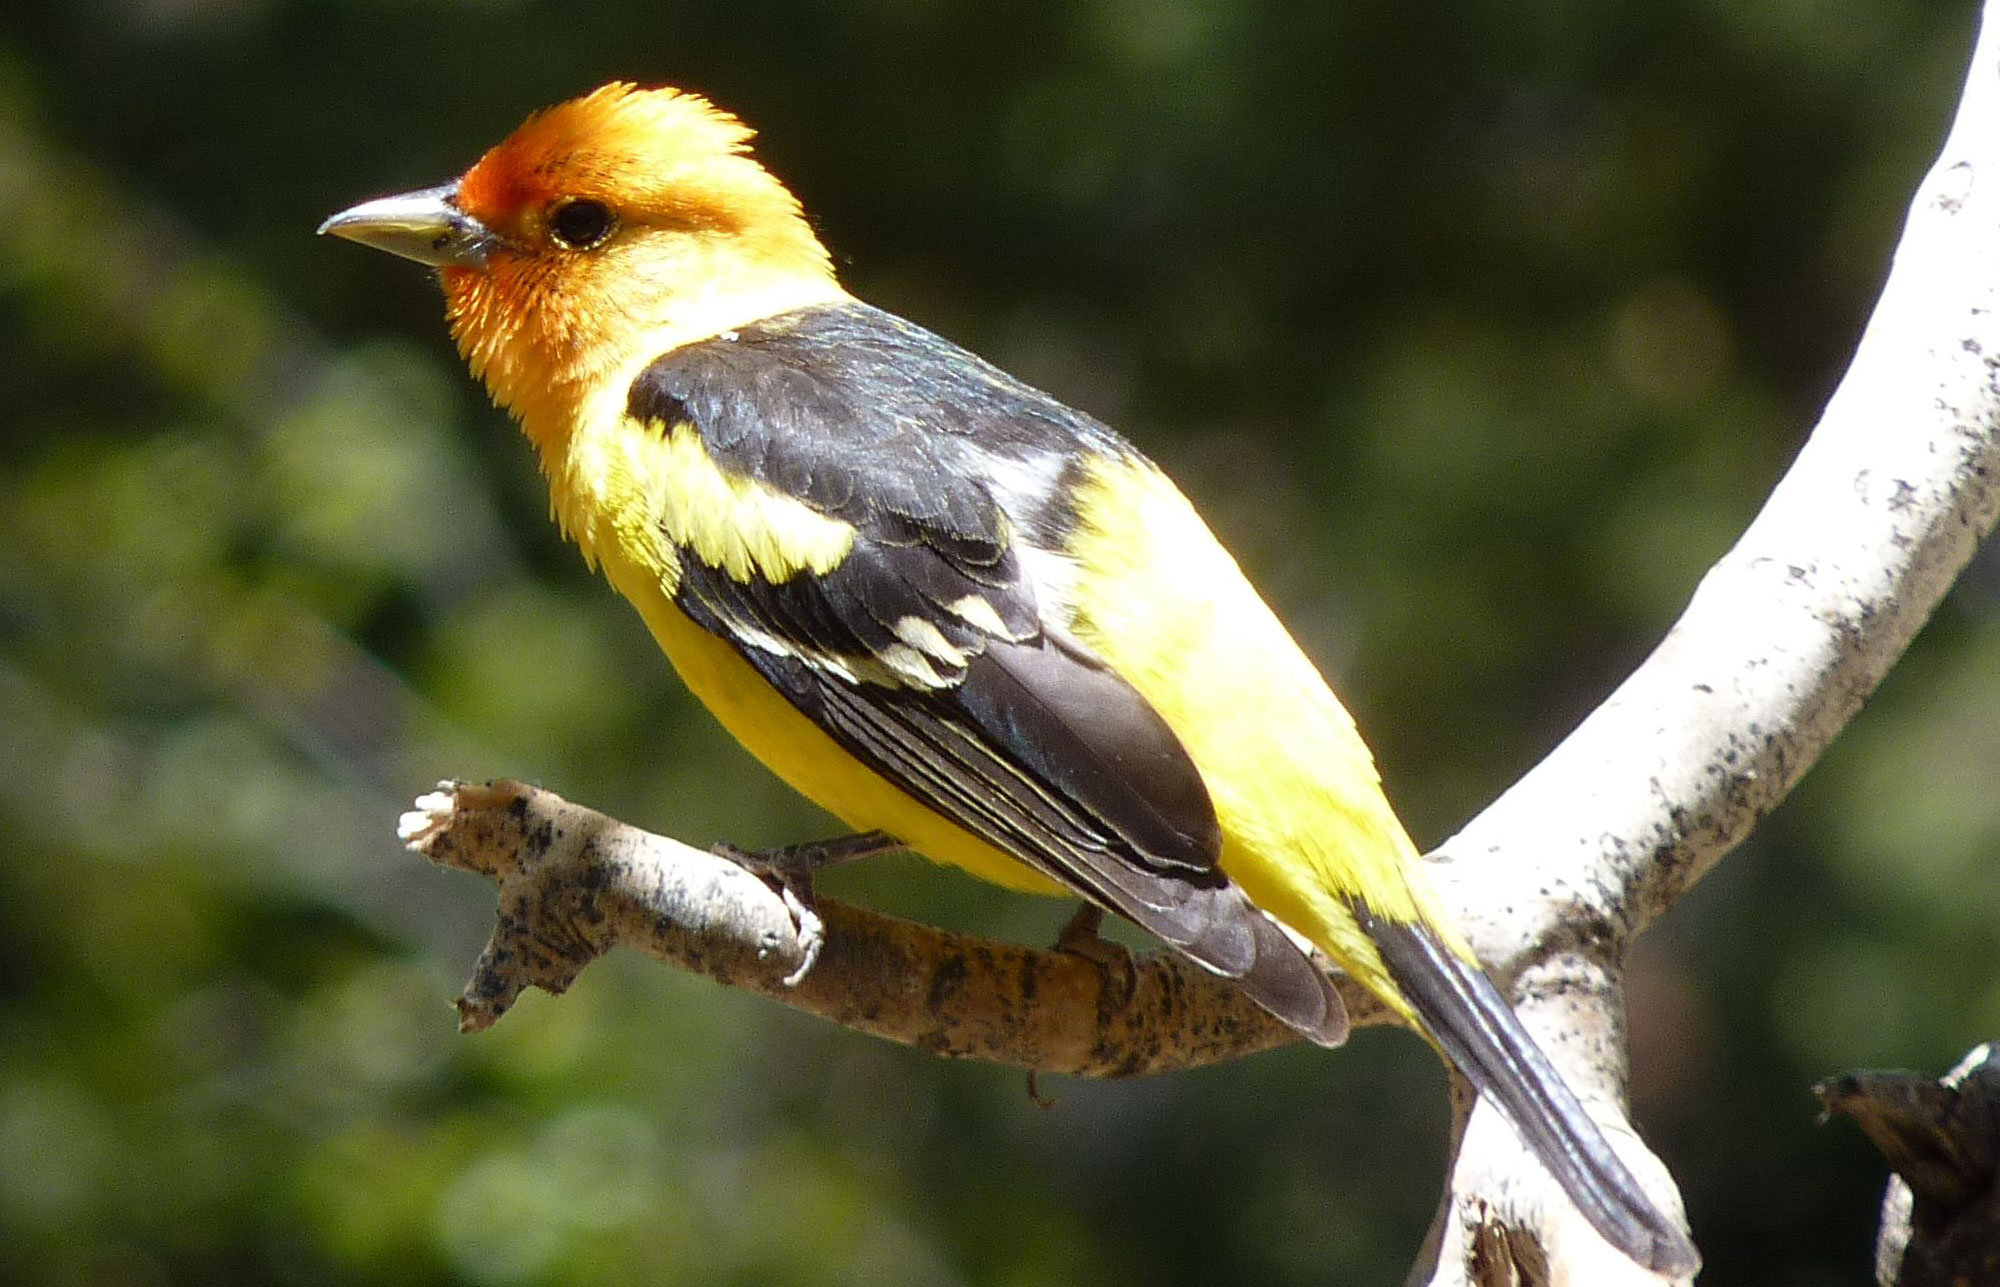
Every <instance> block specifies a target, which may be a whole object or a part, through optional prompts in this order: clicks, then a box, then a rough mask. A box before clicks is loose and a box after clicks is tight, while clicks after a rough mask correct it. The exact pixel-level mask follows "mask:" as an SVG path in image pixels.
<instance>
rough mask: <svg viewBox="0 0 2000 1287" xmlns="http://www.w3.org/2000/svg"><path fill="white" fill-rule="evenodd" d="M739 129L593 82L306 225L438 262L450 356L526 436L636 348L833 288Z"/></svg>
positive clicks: (698, 109) (724, 116)
mask: <svg viewBox="0 0 2000 1287" xmlns="http://www.w3.org/2000/svg"><path fill="white" fill-rule="evenodd" d="M750 136H751V131H750V129H749V128H748V127H747V126H745V125H744V124H743V123H742V122H740V121H738V120H737V119H736V118H735V117H733V116H730V115H729V114H728V113H726V112H722V111H719V110H718V109H716V108H714V107H712V106H710V105H709V104H708V102H707V101H706V100H704V99H702V98H699V97H697V96H695V95H692V94H683V93H681V92H679V91H677V90H672V89H657V90H642V89H638V88H636V87H634V86H632V85H627V84H613V85H607V86H605V87H604V88H602V89H600V90H597V91H595V92H594V93H591V94H588V95H585V96H584V97H582V98H578V99H574V100H572V101H570V102H567V103H562V104H559V105H558V106H555V107H551V108H548V109H547V110H545V111H542V112H538V113H536V114H535V115H534V116H532V117H530V118H529V119H528V120H527V122H526V123H525V124H523V125H522V126H521V127H520V128H519V129H517V130H515V131H514V133H513V134H511V135H509V136H508V137H507V138H506V139H505V140H504V141H502V142H501V143H500V144H499V145H498V146H496V147H494V148H493V149H492V150H491V151H489V152H487V153H486V155H485V156H483V157H481V158H480V159H479V161H478V162H477V163H476V164H474V165H473V167H472V168H471V169H469V170H467V171H466V172H465V174H464V175H462V176H461V177H460V178H459V179H458V181H457V182H456V183H455V184H448V185H446V186H445V187H443V188H435V189H427V190H426V191H424V192H420V193H411V194H407V195H406V196H402V197H392V198H386V199H384V200H382V201H378V202H369V203H367V204H365V205H361V206H357V207H355V208H354V209H353V210H350V211H347V212H345V213H343V214H340V215H336V216H334V218H332V219H330V220H328V221H327V223H326V225H325V226H324V227H323V229H322V231H327V232H333V233H337V234H340V235H343V236H347V237H350V238H352V239H354V240H357V241H362V242H365V243H368V244H372V245H376V246H379V247H380V248H382V249H385V250H390V251H393V252H394V253H397V254H401V255H405V256H407V257H409V258H413V259H418V260H420V261H422V262H424V263H429V264H433V265H436V266H437V267H438V268H440V269H441V270H442V275H443V280H444V287H445V295H446V299H447V302H448V306H449V313H450V319H451V327H452V333H453V336H454V337H455V338H456V339H457V341H458V344H459V347H460V348H461V349H462V350H463V351H464V353H465V355H466V357H467V358H468V359H469V360H470V361H471V363H472V366H473V369H474V370H475V371H476V372H477V373H478V374H479V375H480V376H481V378H482V379H484V380H485V381H486V383H487V385H488V387H489V388H490V389H491V390H492V391H493V393H494V395H495V397H496V398H498V399H499V400H500V401H501V402H502V403H503V404H505V405H506V406H508V407H510V408H512V409H513V410H515V411H516V412H517V413H519V414H521V415H522V416H523V418H524V420H525V421H526V422H528V427H529V430H530V433H531V434H534V435H535V436H537V437H538V438H540V437H544V436H546V435H545V434H544V433H543V432H538V426H537V421H551V420H556V419H560V418H561V417H562V416H564V415H567V414H573V413H574V408H575V405H576V403H577V400H578V398H580V397H581V396H583V393H582V392H580V391H587V388H586V386H591V385H593V384H594V383H595V382H597V381H599V380H601V379H603V378H605V377H607V376H609V375H611V374H614V373H616V372H618V371H621V370H623V369H624V368H625V367H626V366H629V364H630V362H631V360H632V359H633V357H634V355H635V352H636V350H637V349H638V348H640V347H642V346H644V345H647V344H652V345H655V346H671V345H673V344H676V343H681V342H685V341H686V340H688V339H693V338H699V337H700V336H701V335H703V334H713V333H715V332H716V331H718V330H722V329H726V328H727V327H729V326H732V325H736V324H738V323H740V322H742V321H745V320H749V319H748V318H747V317H744V316H741V315H740V314H743V313H744V312H745V311H748V312H749V313H750V314H751V315H752V316H754V315H758V314H757V310H759V309H762V310H764V311H769V310H770V309H771V308H773V307H780V306H786V305H785V304H784V301H785V300H787V299H791V298H794V297H796V298H797V299H799V300H801V301H803V300H807V299H810V298H811V297H813V296H814V295H815V293H817V294H818V295H821V296H823V295H825V294H826V293H827V292H828V291H831V290H837V288H836V287H834V286H833V284H832V283H833V278H832V272H831V268H830V266H829V263H828V260H827V256H826V252H825V250H824V249H822V248H821V246H820V244H819V242H818V239H817V238H815V237H814V236H813V234H812V231H811V229H810V228H809V227H808V226H807V224H806V222H805V219H804V218H803V216H802V215H801V213H800V211H799V205H798V202H797V201H796V200H795V199H794V198H793V197H792V195H791V193H790V192H788V191H786V189H785V187H784V185H783V184H781V183H779V182H778V181H777V180H776V179H775V178H773V177H772V176H771V175H770V174H769V173H768V172H767V171H765V170H764V168H763V167H762V166H760V165H758V164H757V162H756V161H754V160H752V159H751V157H750V155H749V151H748V143H749V139H750ZM656 351H657V349H656ZM546 427H547V426H543V428H546Z"/></svg>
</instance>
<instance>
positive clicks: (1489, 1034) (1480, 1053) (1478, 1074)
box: [1357, 908, 1701, 1276]
mask: <svg viewBox="0 0 2000 1287" xmlns="http://www.w3.org/2000/svg"><path fill="white" fill-rule="evenodd" d="M1357 914H1358V916H1359V918H1360V921H1361V925H1362V928H1363V929H1365V930H1366V931H1367V932H1368V937H1369V938H1370V939H1372V940H1373V941H1374V943H1375V946H1376V948H1377V950H1378V951H1380V952H1381V954H1382V960H1383V963H1384V964H1386V965H1387V966H1388V967H1389V972H1390V974H1392V975H1393V976H1394V977H1395V980H1396V984H1397V986H1398V987H1399V988H1400V989H1401V990H1402V992H1403V995H1404V996H1405V997H1406V998H1408V1000H1409V1002H1410V1004H1411V1005H1412V1006H1413V1007H1414V1008H1415V1010H1416V1012H1417V1018H1418V1019H1420V1020H1421V1021H1422V1022H1423V1025H1424V1027H1425V1029H1426V1030H1427V1031H1428V1032H1429V1033H1430V1036H1431V1039H1432V1040H1434V1041H1435V1042H1436V1043H1437V1045H1438V1047H1439V1049H1441V1050H1442V1051H1443V1052H1444V1053H1445V1055H1446V1056H1447V1057H1448V1058H1449V1059H1450V1060H1451V1061H1452V1062H1453V1063H1454V1064H1456V1065H1457V1066H1458V1068H1459V1070H1460V1071H1461V1072H1463V1073H1464V1074H1465V1075H1466V1076H1467V1077H1468V1078H1470V1079H1471V1081H1472V1084H1473V1085H1474V1086H1475V1087H1476V1088H1477V1089H1478V1090H1479V1092H1480V1093H1481V1094H1484V1095H1486V1096H1487V1097H1488V1098H1490V1099H1492V1100H1493V1101H1494V1102H1495V1103H1497V1104H1498V1105H1499V1106H1500V1108H1501V1110H1502V1111H1503V1112H1505V1113H1506V1114H1507V1118H1508V1120H1509V1121H1511V1122H1512V1123H1513V1124H1514V1129H1515V1130H1516V1131H1518V1132H1519V1133H1520V1135H1521V1138H1522V1140H1523V1141H1524V1142H1526V1143H1527V1145H1528V1147H1529V1148H1531V1149H1533V1150H1534V1153H1535V1156H1536V1157H1538V1158H1540V1159H1541V1162H1542V1165H1543V1166H1545V1167H1547V1168H1548V1171H1549V1174H1551V1175H1552V1176H1554V1177H1555V1179H1556V1181H1557V1183H1559V1184H1561V1185H1562V1187H1563V1191H1564V1192H1565V1193H1567V1194H1568V1195H1569V1197H1570V1200H1571V1201H1572V1202H1574V1203H1575V1204H1576V1206H1577V1209H1578V1210H1580V1211H1581V1212H1583V1215H1584V1218H1585V1219H1587V1220H1589V1221H1590V1223H1591V1225H1592V1227H1594V1228H1595V1229H1596V1230H1597V1231H1598V1233H1600V1234H1602V1235H1603V1237H1604V1238H1605V1240H1606V1241H1608V1242H1610V1243H1611V1244H1612V1245H1613V1246H1615V1247H1617V1248H1618V1249H1619V1250H1620V1251H1622V1252H1624V1253H1625V1254H1626V1255H1628V1256H1630V1257H1631V1258H1632V1259H1634V1260H1636V1261H1638V1262H1639V1263H1640V1264H1643V1265H1645V1266H1647V1267H1648V1268H1650V1269H1652V1270H1654V1271H1656V1272H1660V1273H1668V1274H1673V1275H1676V1276H1679V1275H1685V1274H1691V1273H1693V1272H1694V1271H1695V1270H1696V1269H1697V1268H1698V1267H1700V1264H1701V1257H1700V1254H1699V1253H1697V1252H1696V1251H1695V1248H1694V1244H1693V1243H1692V1242H1690V1241H1689V1240H1688V1237H1687V1235H1686V1234H1685V1233H1683V1232H1682V1231H1681V1227H1680V1225H1679V1223H1678V1222H1677V1221H1674V1220H1670V1219H1668V1218H1667V1217H1666V1216H1665V1215H1663V1214H1662V1213H1661V1212H1660V1209H1659V1208H1658V1207H1657V1206H1655V1205H1654V1204H1653V1201H1652V1199H1650V1198H1649V1197H1647V1196H1646V1193H1645V1190H1643V1189H1641V1188H1640V1187H1639V1182H1638V1180H1636V1179H1635V1178H1633V1175H1632V1172H1631V1171H1630V1170H1628V1169H1626V1166H1625V1164H1624V1163H1623V1162H1622V1161H1620V1160H1619V1158H1618V1155H1617V1154H1616V1153H1614V1152H1613V1151H1612V1149H1611V1145H1610V1144H1609V1143H1608V1142H1607V1141H1606V1140H1605V1138H1604V1135H1603V1133H1602V1132H1601V1131H1599V1130H1598V1129H1597V1124H1596V1123H1595V1122H1593V1121H1591V1119H1590V1117H1589V1115H1588V1114H1586V1113H1585V1112H1584V1110H1583V1105H1582V1104H1580V1103H1578V1102H1577V1098H1576V1094H1575V1093H1574V1092H1573V1091H1571V1090H1570V1088H1569V1086H1568V1084H1567V1083H1565V1082H1564V1081H1563V1079H1562V1077H1561V1075H1560V1074H1558V1073H1557V1072H1556V1070H1555V1068H1554V1067H1553V1066H1552V1065H1551V1064H1550V1063H1549V1061H1548V1056H1546V1055H1544V1054H1543V1053H1542V1051H1541V1048H1540V1047H1539V1046H1537V1045H1536V1044H1535V1042H1534V1039H1533V1038H1532V1037H1530V1036H1529V1035H1528V1033H1527V1030H1526V1029H1524V1028H1523V1027H1522V1026H1521V1021H1520V1020H1519V1019H1517V1018H1516V1017H1515V1016H1514V1012H1513V1010H1512V1009H1510V1008H1509V1007H1508V1005H1507V1003H1506V1001H1505V1000H1504V999H1503V998H1502V997H1501V996H1500V992H1499V989H1497V988H1495V987H1494V986H1493V981H1492V980H1491V979H1489V978H1487V977H1486V972H1485V971H1484V970H1482V969H1480V968H1479V967H1478V966H1477V965H1475V964H1473V963H1471V962H1469V961H1466V960H1464V959H1463V958H1461V957H1460V956H1459V955H1458V954H1457V953H1455V952H1453V951H1451V950H1450V949H1449V948H1447V947H1446V946H1444V944H1443V943H1441V942H1440V941H1439V940H1438V938H1437V936H1436V935H1435V934H1433V933H1432V932H1431V931H1430V930H1429V929H1427V928H1425V927H1424V926H1422V925H1420V924H1398V923H1395V922H1392V921H1386V920H1382V919H1380V918H1378V917H1376V916H1374V915H1372V914H1370V913H1368V912H1367V910H1366V909H1365V908H1363V909H1357Z"/></svg>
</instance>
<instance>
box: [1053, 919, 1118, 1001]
mask: <svg viewBox="0 0 2000 1287" xmlns="http://www.w3.org/2000/svg"><path fill="white" fill-rule="evenodd" d="M1103 927H1104V909H1103V908H1102V907H1099V906H1098V905H1097V904H1096V903H1085V904H1083V905H1082V906H1081V907H1078V908H1077V909H1076V915H1074V916H1072V917H1070V918H1069V921H1068V923H1067V924H1065V925H1064V926H1063V927H1062V930H1061V932H1060V933H1058V934H1057V935H1056V951H1058V952H1068V953H1070V954H1071V955H1073V956H1080V957H1082V958H1083V959H1085V960H1086V961H1090V962H1093V963H1094V964H1095V965H1096V966H1097V968H1098V969H1099V970H1100V971H1102V972H1103V974H1104V989H1105V999H1106V1000H1107V1001H1108V1002H1110V1003H1111V1008H1112V1009H1113V1010H1122V1009H1124V1008H1125V1007H1126V1005H1128V1004H1129V1003H1130V1002H1131V1000H1132V997H1133V995H1134V994H1135V993H1137V992H1138V990H1139V967H1138V965H1137V964H1136V963H1135V962H1134V961H1133V960H1132V953H1131V952H1129V951H1127V950H1126V949H1125V948H1124V947H1122V946H1120V945H1119V944H1117V943H1113V942H1111V941H1110V940H1108V939H1104V938H1100V937H1098V933H1097V931H1098V930H1100V929H1102V928H1103Z"/></svg>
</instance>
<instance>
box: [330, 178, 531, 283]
mask: <svg viewBox="0 0 2000 1287" xmlns="http://www.w3.org/2000/svg"><path fill="white" fill-rule="evenodd" d="M319 231H320V235H321V236H325V235H326V234H327V233H332V234H333V235H334V236H336V237H345V238H347V240H349V241H358V242H360V243H361V244H362V245H364V246H373V247H375V249H377V250H386V251H388V252H389V253H390V254H392V255H401V256H402V257H403V258H404V259H414V260H416V261H417V262H418V263H420V264H429V265H430V266H431V267H433V268H484V267H486V252H487V251H488V250H490V249H491V248H492V247H493V245H494V243H495V242H496V241H497V240H498V239H497V238H495V237H494V235H493V234H492V233H491V232H490V231H488V230H487V227H486V225H485V224H483V223H481V222H479V220H477V219H475V218H473V217H472V216H471V215H469V214H467V213H465V212H464V211H463V210H460V209H459V208H458V185H457V184H456V183H447V184H444V185H443V186H441V187H436V188H425V189H423V190H422V191H420V192H405V193H403V194H401V195H400V196H394V197H381V198H379V199H377V200H374V201H364V202H362V203H361V204H360V205H358V206H355V207H353V208H352V209H349V210H343V211H341V212H340V213H339V214H337V215H335V216H333V218H331V219H328V220H327V221H326V222H325V223H323V224H321V225H320V226H319Z"/></svg>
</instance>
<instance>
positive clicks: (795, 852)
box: [709, 831, 902, 988]
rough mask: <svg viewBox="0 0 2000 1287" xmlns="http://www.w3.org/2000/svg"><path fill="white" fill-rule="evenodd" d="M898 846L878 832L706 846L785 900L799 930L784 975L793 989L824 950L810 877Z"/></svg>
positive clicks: (823, 924)
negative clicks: (752, 845) (793, 958)
mask: <svg viewBox="0 0 2000 1287" xmlns="http://www.w3.org/2000/svg"><path fill="white" fill-rule="evenodd" d="M901 848H902V845H901V844H899V843H898V842H897V841H895V840H894V839H891V838H890V837H889V836H887V835H885V834H884V833H882V832H880V831H864V832H862V833H861V834H859V835H853V836H841V837H839V838H837V839H834V840H816V841H811V842H809V843H806V844H802V845H779V846H777V847H776V848H773V849H743V848H740V847H738V846H736V845H732V844H728V843H722V844H715V845H711V846H709V852H710V853H712V854H714V855H715V856H716V857H718V858H727V859H728V860H729V861H731V862H733V863H735V864H736V865H737V866H739V867H741V868H743V869H744V870H745V871H748V872H752V873H755V874H756V875H758V876H761V877H763V878H764V880H765V881H766V882H767V883H769V884H770V886H771V888H772V889H774V890H776V891H777V892H778V896H779V897H780V898H782V899H784V900H785V910H786V911H788V912H790V913H791V916H792V924H794V925H796V926H797V927H798V938H799V967H798V968H797V969H796V970H793V971H792V972H791V973H790V974H787V975H786V976H785V978H784V984H785V986H786V987H788V988H795V987H797V986H798V985H799V983H800V981H801V980H803V979H804V978H805V977H806V975H807V974H809V973H811V972H812V967H813V965H814V964H815V963H816V962H818V960H819V953H820V949H821V948H822V947H824V946H826V922H825V921H823V920H821V919H820V915H819V912H818V911H817V910H815V908H814V906H813V877H814V876H816V875H817V874H819V873H820V872H822V871H824V870H826V869H827V868H828V867H838V866H839V865H840V864H842V863H846V862H853V861H854V860H855V859H857V858H871V857H874V856H875V855H877V854H885V853H893V852H895V851H896V850H898V849H901Z"/></svg>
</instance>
